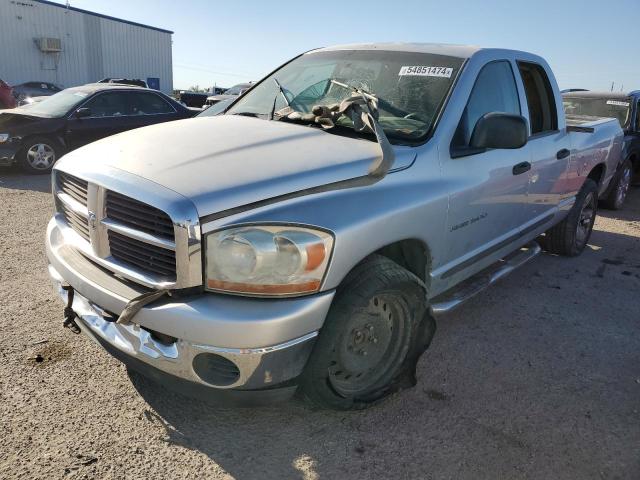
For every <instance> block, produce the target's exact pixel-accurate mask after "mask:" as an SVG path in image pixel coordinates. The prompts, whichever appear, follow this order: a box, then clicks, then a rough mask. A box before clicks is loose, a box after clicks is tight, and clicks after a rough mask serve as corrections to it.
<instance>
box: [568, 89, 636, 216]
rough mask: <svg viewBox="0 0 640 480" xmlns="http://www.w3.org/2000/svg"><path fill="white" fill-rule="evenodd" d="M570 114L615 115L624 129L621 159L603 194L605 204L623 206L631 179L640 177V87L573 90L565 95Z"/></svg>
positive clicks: (616, 208) (616, 206)
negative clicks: (625, 91)
mask: <svg viewBox="0 0 640 480" xmlns="http://www.w3.org/2000/svg"><path fill="white" fill-rule="evenodd" d="M562 103H563V104H564V110H565V112H566V114H567V116H581V117H584V116H587V117H613V118H617V119H618V121H619V122H620V126H621V127H622V130H624V147H623V150H622V161H621V162H620V164H619V166H618V172H617V173H616V177H615V178H614V179H613V180H612V181H611V183H610V184H609V188H608V189H607V191H606V192H605V193H604V194H603V196H602V203H603V204H604V206H605V207H607V208H611V209H614V210H618V209H620V208H622V205H623V204H624V200H625V198H626V196H627V192H628V190H629V186H630V185H631V182H632V180H633V179H634V176H635V180H636V182H637V181H639V180H640V105H639V103H640V90H635V91H632V92H628V93H622V92H592V91H570V92H567V93H565V94H564V95H563V96H562Z"/></svg>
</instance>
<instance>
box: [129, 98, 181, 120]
mask: <svg viewBox="0 0 640 480" xmlns="http://www.w3.org/2000/svg"><path fill="white" fill-rule="evenodd" d="M127 103H128V105H129V108H130V111H131V128H139V127H145V126H147V125H153V124H156V123H162V122H168V121H169V120H176V119H177V118H178V113H177V111H176V109H175V108H173V105H171V104H170V103H169V102H167V101H166V100H165V99H164V98H162V97H161V96H160V95H158V94H156V93H153V92H145V91H140V92H127Z"/></svg>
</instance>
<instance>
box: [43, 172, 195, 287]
mask: <svg viewBox="0 0 640 480" xmlns="http://www.w3.org/2000/svg"><path fill="white" fill-rule="evenodd" d="M122 176H126V173H123V172H122V171H118V172H117V176H116V175H114V174H111V175H110V176H108V180H114V183H116V184H117V185H116V186H117V187H118V190H120V191H115V189H113V190H112V189H111V188H108V187H104V186H102V185H98V184H96V183H93V182H92V181H88V182H87V181H86V180H83V179H81V178H79V177H76V176H73V175H70V174H68V173H66V172H63V171H60V170H58V169H56V170H55V176H54V191H55V200H56V208H57V210H58V213H59V218H62V219H64V223H65V224H66V227H68V228H69V230H72V231H73V232H75V233H76V234H77V235H75V236H73V238H71V237H70V242H71V243H73V245H74V246H75V247H76V248H77V249H78V250H79V251H81V253H83V254H84V255H85V256H87V257H89V258H90V259H91V260H93V261H94V262H96V263H98V264H99V265H101V266H103V267H105V268H107V269H109V270H111V271H113V272H114V273H117V274H119V275H121V276H123V277H125V278H128V279H129V280H133V281H135V282H138V283H140V284H142V285H145V286H148V287H151V288H182V287H192V286H197V285H201V284H202V264H201V259H200V226H199V223H198V217H197V212H196V211H195V207H193V204H191V203H190V202H188V201H186V200H185V199H184V197H179V196H177V195H176V194H174V193H173V192H166V191H163V190H158V189H159V187H158V186H157V185H155V184H147V183H145V180H144V179H140V178H139V177H135V178H131V183H130V184H129V183H125V184H122V185H121V184H120V183H121V182H116V180H120V178H119V177H122ZM143 186H147V188H148V189H150V190H152V191H157V196H153V195H150V194H149V193H148V191H145V190H144V188H142V187H143ZM127 194H132V195H136V196H138V197H139V198H142V199H145V200H149V201H148V202H143V201H141V200H138V199H135V198H132V197H131V196H129V195H127ZM172 195H176V197H175V200H173V201H171V196H172ZM150 203H157V204H158V205H159V206H160V207H163V208H157V207H154V206H152V205H150ZM169 212H171V214H170V213H169ZM176 216H178V218H177V220H178V222H176V218H175V217H176ZM66 227H65V228H66Z"/></svg>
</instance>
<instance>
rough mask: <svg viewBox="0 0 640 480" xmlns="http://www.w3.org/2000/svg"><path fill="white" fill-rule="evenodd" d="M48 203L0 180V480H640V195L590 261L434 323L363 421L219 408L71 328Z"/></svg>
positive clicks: (516, 283)
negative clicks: (133, 371)
mask: <svg viewBox="0 0 640 480" xmlns="http://www.w3.org/2000/svg"><path fill="white" fill-rule="evenodd" d="M48 190H49V178H48V176H45V177H28V176H22V175H20V174H19V173H17V172H14V171H7V170H4V171H3V172H0V206H1V208H2V214H1V215H2V221H1V222H0V258H1V263H2V267H3V268H2V269H1V270H0V279H1V282H0V295H1V298H2V301H1V302H0V332H2V335H1V337H0V433H1V435H0V478H25V479H26V478H28V479H34V478H61V477H63V478H156V479H162V478H205V477H206V478H238V479H240V478H257V479H265V478H305V479H315V478H340V479H346V478H429V479H431V478H433V479H440V478H443V479H445V478H452V479H462V478H473V479H481V478H482V479H484V478H486V479H500V478H518V479H520V478H539V479H592V478H596V479H599V478H607V479H638V478H640V412H639V410H640V401H639V400H640V367H639V365H640V333H639V326H640V313H639V297H638V288H639V287H640V221H639V219H640V189H636V190H635V191H633V192H632V194H631V198H630V201H629V204H628V206H627V207H626V208H625V210H624V211H623V212H621V213H613V212H607V211H603V212H601V213H602V216H600V218H599V219H598V221H597V224H596V228H595V231H594V234H593V236H592V239H591V244H590V246H589V248H588V249H587V250H586V251H585V252H584V254H583V255H582V256H581V257H580V258H576V259H566V258H561V257H554V256H551V255H546V254H545V255H541V256H540V257H538V258H537V259H535V260H534V261H532V262H530V263H529V264H527V265H526V266H525V267H523V268H522V269H520V270H519V271H517V272H515V273H513V274H512V275H511V276H509V277H508V278H507V279H506V280H504V281H502V282H501V283H500V284H498V285H496V286H494V287H492V288H491V289H489V290H487V291H486V292H484V293H483V294H481V295H479V296H478V297H476V298H475V299H473V300H472V301H470V302H468V303H467V304H466V305H465V306H463V307H462V308H461V309H460V310H458V311H456V312H455V313H453V314H451V315H449V316H448V317H447V318H443V319H442V320H440V322H439V325H438V332H437V333H436V336H435V339H434V342H433V344H432V347H431V348H430V349H429V350H428V351H427V352H426V353H425V354H424V355H423V357H422V358H421V360H420V363H419V371H418V378H419V383H418V385H417V387H416V388H413V389H411V390H408V391H405V392H402V393H400V394H398V395H395V396H393V397H392V398H390V399H388V400H387V401H385V402H383V403H382V404H380V405H378V406H376V407H374V408H371V409H370V410H368V411H365V412H356V413H336V412H327V411H319V410H311V409H309V408H307V407H306V406H305V405H303V404H300V403H296V402H292V403H290V404H286V405H283V406H279V407H271V408H261V409H253V410H251V409H217V408H214V407H211V406H210V405H206V404H203V403H200V402H198V401H195V400H191V399H187V398H183V397H181V396H179V395H176V394H173V393H170V392H168V391H166V390H164V389H163V388H162V387H159V386H156V385H154V384H152V383H151V382H149V381H146V380H145V379H143V378H140V377H138V376H131V377H130V376H129V375H128V374H127V371H126V370H125V368H124V367H123V366H122V365H121V364H120V363H118V362H117V361H116V360H114V359H112V358H111V357H110V356H109V355H108V354H106V353H105V352H104V351H102V350H101V349H100V348H99V347H98V346H97V345H95V344H94V343H93V342H91V341H90V340H88V339H87V338H85V337H84V336H76V335H72V334H71V333H70V332H69V331H68V330H65V329H63V328H62V327H61V314H62V304H61V303H60V302H59V300H58V299H57V298H56V297H55V296H54V295H53V293H52V290H51V288H50V286H49V280H48V277H47V274H46V260H45V254H44V245H43V239H44V238H43V237H44V230H45V225H46V223H47V220H48V218H49V217H50V215H51V212H52V202H51V199H50V196H49V193H48Z"/></svg>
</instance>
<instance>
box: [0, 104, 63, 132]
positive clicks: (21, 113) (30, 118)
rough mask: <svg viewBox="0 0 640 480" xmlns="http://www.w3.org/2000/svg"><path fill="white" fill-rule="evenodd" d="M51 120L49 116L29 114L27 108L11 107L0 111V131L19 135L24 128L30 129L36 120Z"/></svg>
mask: <svg viewBox="0 0 640 480" xmlns="http://www.w3.org/2000/svg"><path fill="white" fill-rule="evenodd" d="M47 120H51V119H50V118H43V117H38V116H35V115H30V114H29V113H28V109H17V108H12V109H9V110H1V111H0V133H6V132H9V133H12V134H14V135H21V134H23V133H24V129H25V128H26V129H29V131H30V130H31V127H32V126H33V125H35V124H37V123H38V122H43V121H47Z"/></svg>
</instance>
